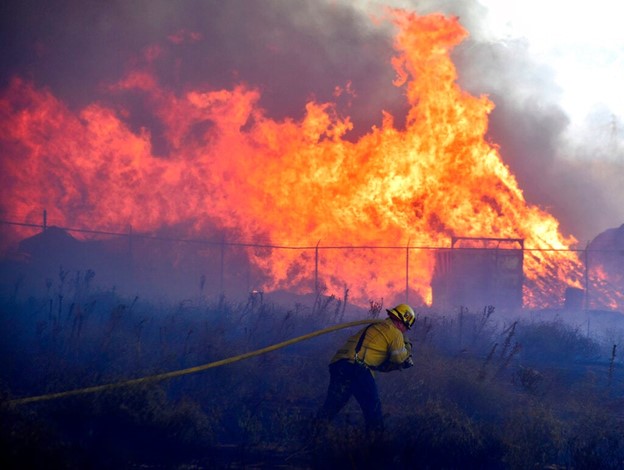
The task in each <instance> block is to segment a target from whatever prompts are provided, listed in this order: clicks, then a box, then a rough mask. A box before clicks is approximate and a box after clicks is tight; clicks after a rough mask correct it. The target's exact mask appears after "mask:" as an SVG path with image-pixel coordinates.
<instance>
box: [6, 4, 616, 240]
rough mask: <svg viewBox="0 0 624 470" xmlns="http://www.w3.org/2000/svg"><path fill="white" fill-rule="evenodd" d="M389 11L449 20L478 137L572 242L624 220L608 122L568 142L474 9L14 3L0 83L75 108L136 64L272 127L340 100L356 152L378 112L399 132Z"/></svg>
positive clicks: (553, 91) (133, 109) (140, 106)
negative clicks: (486, 123)
mask: <svg viewBox="0 0 624 470" xmlns="http://www.w3.org/2000/svg"><path fill="white" fill-rule="evenodd" d="M385 6H400V7H404V8H409V9H413V10H416V11H417V12H421V13H423V14H425V13H429V12H432V11H441V12H443V13H445V14H448V15H456V16H459V18H460V21H461V23H462V24H463V25H464V26H465V27H466V28H467V29H468V31H469V32H470V37H469V39H468V40H466V41H465V42H464V43H463V44H462V45H460V46H459V47H458V48H457V49H456V51H455V52H454V60H455V62H456V64H457V67H458V71H459V81H460V84H461V86H462V87H463V88H465V89H466V90H468V91H469V92H470V93H473V94H475V95H480V94H487V95H489V96H490V99H491V100H492V101H493V102H494V103H495V105H496V108H495V109H494V111H493V112H492V114H491V119H490V127H489V131H488V138H489V139H490V141H491V142H493V143H495V144H497V145H498V146H500V150H501V154H502V156H503V158H504V160H505V162H506V163H507V164H508V165H509V167H510V168H511V170H512V172H513V173H514V174H515V175H516V176H517V178H518V181H519V183H520V186H521V188H523V190H524V193H525V197H526V199H527V200H528V201H529V202H530V203H532V204H536V205H539V206H540V207H543V208H545V209H547V210H548V211H549V212H551V213H553V214H554V215H555V216H556V217H557V218H558V220H560V222H561V224H562V229H563V231H564V232H565V233H567V234H571V235H574V236H575V237H576V238H577V239H579V241H581V242H583V241H587V240H589V239H591V238H593V237H595V236H596V235H597V234H598V233H600V232H601V231H603V230H605V229H608V228H611V227H617V226H619V225H620V224H621V223H622V221H624V209H622V208H624V193H623V192H622V191H621V189H620V187H619V181H621V180H622V177H623V176H624V170H623V168H622V157H621V156H622V145H621V144H620V142H621V136H620V135H618V134H619V133H618V132H617V129H618V128H621V125H620V122H619V120H618V119H617V118H615V117H611V119H610V120H607V121H606V124H605V125H606V126H611V127H610V128H609V129H611V131H608V130H607V131H604V129H605V127H604V125H603V124H601V123H604V120H605V119H606V117H605V116H607V117H608V116H610V114H609V111H608V110H598V111H597V112H596V115H595V116H594V121H591V122H588V127H587V129H586V130H584V131H583V133H580V132H579V133H576V134H573V135H572V136H573V137H574V138H571V137H570V136H571V127H570V126H571V123H570V119H569V117H568V116H567V115H566V112H565V110H564V109H563V107H562V106H561V90H560V89H559V88H558V86H557V84H556V81H555V74H554V71H553V69H551V68H550V67H549V64H544V63H542V62H540V61H537V60H535V59H534V58H533V57H531V55H530V49H529V47H528V45H527V43H526V42H525V41H523V40H521V39H516V40H502V39H499V38H495V37H492V35H491V34H490V33H489V30H488V25H487V24H486V23H485V18H486V13H487V10H486V9H485V7H483V6H482V5H480V4H479V2H477V1H476V0H470V1H466V0H453V1H451V0H448V1H444V2H440V1H435V2H434V1H409V2H406V1H404V2H398V1H395V2H369V3H363V2H362V3H359V2H358V3H353V2H348V1H329V0H328V1H325V2H323V1H319V2H291V1H288V0H263V1H253V2H252V1H245V0H229V1H227V2H222V1H216V0H215V1H205V0H202V1H199V0H180V1H176V2H171V1H168V0H139V1H133V2H126V1H121V0H116V1H109V2H101V1H96V0H80V1H78V0H60V1H55V2H38V1H34V0H20V1H17V0H10V1H7V2H3V4H2V6H1V7H0V8H1V15H0V16H1V17H2V19H1V20H0V21H1V24H2V27H1V28H0V30H1V32H0V35H1V36H0V41H1V42H2V44H3V47H2V48H1V49H0V85H1V86H2V87H6V86H7V84H8V83H9V80H10V79H11V78H12V77H14V76H20V77H23V78H26V79H28V80H32V81H33V82H34V83H35V85H36V86H38V87H44V88H48V89H50V90H51V91H52V93H53V94H54V95H56V96H57V97H59V98H60V99H61V100H63V102H65V103H67V104H68V106H70V107H72V108H81V107H83V106H85V105H87V104H90V103H93V102H107V101H110V100H115V99H121V98H120V97H119V96H111V94H110V90H109V85H110V84H112V83H116V82H117V81H118V80H119V79H120V78H122V77H123V76H124V75H125V74H126V73H127V71H128V70H129V69H131V68H133V67H136V66H137V64H138V65H140V66H149V67H151V69H152V70H153V71H154V72H156V75H157V77H158V79H159V80H160V82H161V83H162V84H163V85H165V86H166V87H167V88H169V89H172V90H174V91H176V92H178V93H182V92H183V91H184V90H188V89H191V88H194V89H197V88H199V89H219V88H231V87H232V86H233V84H236V83H241V82H244V83H247V84H249V85H250V86H252V87H255V88H257V89H258V90H259V91H260V96H261V98H260V102H259V104H260V106H262V107H263V108H265V109H266V110H267V115H268V116H269V117H272V118H277V119H282V118H287V117H290V118H294V119H298V118H300V117H301V116H302V115H303V113H304V110H305V103H306V101H308V100H310V99H315V100H317V101H319V102H326V101H332V102H336V104H337V111H338V112H339V113H341V114H342V115H343V116H347V115H348V116H350V117H351V120H352V122H353V123H354V128H353V130H352V131H350V132H349V134H348V135H347V138H349V139H352V140H355V139H357V138H358V137H360V136H361V135H364V134H366V133H367V132H368V131H369V129H370V128H371V126H378V125H380V124H381V120H382V111H388V112H390V113H391V114H392V115H394V116H395V124H396V125H401V123H402V120H403V119H404V114H405V110H406V108H405V103H404V101H405V100H404V99H403V97H402V93H403V90H402V89H401V88H397V87H395V86H393V85H392V80H393V79H394V75H395V73H394V71H393V70H392V67H391V65H390V61H391V57H392V56H393V53H394V52H393V50H392V31H391V30H390V29H389V25H388V24H385V23H383V22H380V21H377V20H379V19H380V17H382V16H383V7H385ZM536 14H537V13H536ZM553 34H556V25H554V27H553ZM123 99H124V100H125V103H124V105H125V106H126V107H127V109H128V115H127V119H128V122H129V124H130V125H131V127H132V128H133V129H139V128H141V127H145V128H147V129H149V130H150V132H151V135H152V145H153V148H154V152H155V153H156V154H157V155H159V156H162V157H163V158H166V157H167V155H168V147H167V142H166V139H164V138H163V137H162V124H161V123H160V121H159V120H158V118H157V117H155V116H154V115H153V113H152V112H151V110H150V107H149V104H148V103H146V102H144V101H143V100H142V99H141V97H132V96H128V95H124V96H123ZM592 126H593V127H592ZM592 131H593V132H592Z"/></svg>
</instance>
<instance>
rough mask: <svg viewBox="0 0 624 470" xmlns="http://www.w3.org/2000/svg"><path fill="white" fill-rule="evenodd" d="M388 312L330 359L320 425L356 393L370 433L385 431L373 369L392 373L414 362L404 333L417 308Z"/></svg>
mask: <svg viewBox="0 0 624 470" xmlns="http://www.w3.org/2000/svg"><path fill="white" fill-rule="evenodd" d="M386 312H388V318H387V319H386V320H384V321H382V322H378V323H372V324H370V325H368V326H366V327H365V328H363V329H361V330H360V331H358V332H357V333H356V334H354V335H353V336H351V337H350V338H349V339H348V340H347V342H346V343H345V344H344V346H342V347H341V348H340V349H339V350H338V351H337V352H336V354H335V355H334V357H333V358H332V359H331V361H330V363H329V375H330V379H329V387H328V389H327V397H326V399H325V403H324V404H323V407H322V408H321V409H320V410H319V412H318V414H317V427H319V426H323V425H325V424H327V423H328V422H329V421H331V420H332V419H333V418H334V417H335V416H336V415H337V414H338V412H339V411H340V410H341V409H342V408H343V407H344V406H345V405H346V404H347V402H348V401H349V398H350V397H351V395H353V396H354V397H355V399H356V400H357V402H358V403H359V405H360V407H361V408H362V412H363V413H364V420H365V422H366V431H367V433H368V434H369V435H370V434H373V435H377V436H378V435H380V434H381V431H383V416H382V413H381V401H380V400H379V393H378V392H377V383H376V382H375V377H374V374H373V371H380V372H390V371H393V370H401V369H407V368H409V367H412V366H413V365H414V362H413V361H412V355H411V349H412V347H411V343H410V342H409V341H407V340H406V339H405V337H404V336H403V333H405V332H406V331H407V330H409V329H410V328H411V327H412V325H413V324H414V321H415V320H416V316H415V315H414V310H412V308H411V307H410V306H409V305H406V304H400V305H397V306H396V307H394V308H392V309H390V310H386ZM317 431H318V429H317Z"/></svg>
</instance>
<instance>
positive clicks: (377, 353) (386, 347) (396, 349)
mask: <svg viewBox="0 0 624 470" xmlns="http://www.w3.org/2000/svg"><path fill="white" fill-rule="evenodd" d="M365 328H366V327H365ZM365 328H362V329H361V330H360V331H358V332H357V333H356V334H354V335H353V336H351V337H350V338H349V339H348V340H347V342H346V343H345V344H344V345H343V346H342V347H341V348H340V349H339V350H338V351H337V352H336V354H335V355H334V357H333V358H332V359H331V361H330V364H332V363H334V362H336V361H339V360H341V359H347V360H349V362H353V360H354V357H355V347H356V345H357V343H358V341H359V340H360V336H362V333H363V332H364V330H365ZM409 356H410V353H409V351H408V350H407V348H406V347H405V337H404V336H403V333H402V332H401V330H399V329H398V328H397V327H396V326H394V324H393V323H392V320H391V319H390V318H388V319H386V320H385V321H383V322H380V323H375V324H374V325H372V326H371V327H370V328H368V331H367V332H366V336H365V337H364V342H363V343H362V348H361V349H360V352H359V353H358V357H359V358H360V359H361V360H362V361H364V362H365V363H366V364H367V365H368V366H369V367H372V368H375V367H377V366H379V365H381V364H383V363H384V362H386V361H388V362H391V363H394V364H402V363H403V362H404V361H405V360H407V358H408V357H409Z"/></svg>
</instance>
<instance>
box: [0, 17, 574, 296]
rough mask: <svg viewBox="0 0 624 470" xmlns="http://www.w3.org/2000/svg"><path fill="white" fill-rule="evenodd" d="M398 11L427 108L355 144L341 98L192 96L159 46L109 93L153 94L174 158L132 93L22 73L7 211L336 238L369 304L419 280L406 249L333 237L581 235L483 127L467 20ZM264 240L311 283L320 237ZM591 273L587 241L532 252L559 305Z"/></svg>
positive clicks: (138, 225)
mask: <svg viewBox="0 0 624 470" xmlns="http://www.w3.org/2000/svg"><path fill="white" fill-rule="evenodd" d="M392 21H393V22H394V24H395V26H396V27H397V30H398V32H397V35H396V38H395V49H396V57H395V58H394V60H393V65H394V67H395V70H396V72H397V80H396V83H395V84H396V85H397V86H403V87H405V90H406V99H407V101H408V103H409V106H410V108H409V113H408V116H407V121H406V125H405V128H404V129H399V128H397V127H396V126H395V125H394V121H393V116H391V115H390V114H389V113H385V112H384V114H383V124H382V126H381V128H377V127H374V128H373V129H371V130H370V132H368V133H367V134H366V135H364V136H363V137H361V138H360V139H358V140H357V141H356V142H350V141H348V140H347V139H346V138H345V134H346V133H347V132H348V131H349V130H350V129H351V128H352V124H351V121H350V119H349V117H341V116H340V115H339V113H338V110H337V109H336V106H335V105H334V104H332V103H318V102H314V101H310V102H309V103H308V104H307V105H306V109H305V111H306V112H305V116H304V117H303V118H302V119H301V120H298V121H297V120H293V119H285V120H282V121H278V120H274V119H271V118H269V117H267V115H266V113H265V111H264V110H263V109H261V108H260V107H259V106H258V100H259V98H260V94H259V92H258V91H257V90H254V89H252V88H249V87H248V86H247V85H245V84H239V85H237V86H234V87H233V88H232V89H229V90H218V91H206V90H191V91H188V92H186V93H185V94H183V95H177V94H175V93H174V92H173V91H171V90H168V89H166V88H165V87H164V86H163V85H162V84H160V83H159V81H158V79H157V78H156V76H155V75H154V74H153V73H151V72H150V70H149V64H150V63H151V62H153V61H157V60H158V55H157V54H156V55H154V54H150V61H151V62H150V61H148V65H146V66H145V68H144V69H142V70H141V69H139V70H135V71H133V72H131V73H129V74H128V75H127V76H126V77H125V78H124V79H122V80H121V81H119V83H117V84H115V85H114V86H112V87H110V92H111V93H112V94H113V95H114V96H121V97H123V96H125V94H129V93H132V94H133V96H134V95H136V94H139V95H140V96H142V97H143V98H144V99H145V100H146V103H147V105H148V107H149V108H150V110H151V111H152V112H153V114H154V116H155V117H156V118H157V119H158V120H159V121H160V122H161V123H162V125H163V128H164V137H165V139H166V143H167V147H168V149H169V152H168V153H169V155H168V157H166V158H165V157H161V156H156V155H155V151H154V149H153V147H152V144H151V135H150V131H149V130H147V129H145V128H142V129H138V130H133V129H131V128H130V127H129V124H127V122H126V115H127V112H126V111H125V110H124V109H123V108H113V107H112V106H106V105H104V104H102V103H93V104H91V105H89V106H87V107H85V108H84V109H81V110H79V111H74V110H71V109H69V108H68V107H67V106H66V105H65V104H64V103H62V102H61V101H59V100H58V99H57V98H56V97H55V96H54V95H53V94H52V93H51V92H50V91H48V90H46V89H40V88H36V87H35V86H34V85H33V84H31V83H29V82H26V81H24V80H22V79H19V78H17V79H14V80H13V81H12V83H11V84H10V86H9V87H8V88H7V89H6V90H4V92H3V94H2V97H1V101H0V113H1V114H0V116H1V121H2V129H1V130H0V141H1V142H2V147H3V153H4V157H3V160H2V163H1V165H2V177H1V178H2V183H3V184H2V189H0V195H1V196H2V198H1V209H2V212H3V213H4V214H8V213H16V214H24V215H28V217H29V218H30V220H34V219H35V218H36V217H38V216H39V213H40V211H41V208H43V207H46V208H48V211H49V213H50V219H53V220H55V221H57V222H58V224H59V225H68V226H84V227H97V228H99V229H102V230H119V229H120V227H125V226H127V225H128V224H131V225H132V227H133V229H134V230H137V231H144V232H151V231H156V230H158V229H159V228H161V227H163V226H174V225H176V224H182V223H184V224H185V226H186V227H187V230H188V234H189V235H195V236H201V235H202V234H203V233H204V231H205V230H206V227H207V222H208V221H209V220H210V221H211V222H214V221H217V223H218V225H219V226H221V227H223V228H224V229H226V230H229V231H231V232H232V233H236V236H237V237H238V239H239V240H241V241H249V242H253V241H256V242H264V243H274V244H279V245H310V246H315V245H316V244H317V242H319V241H320V244H319V248H320V249H324V250H323V252H322V256H320V266H319V272H320V275H321V277H322V280H323V283H324V285H325V286H326V288H327V292H330V293H331V292H335V293H339V292H341V291H342V289H343V288H344V286H345V285H346V286H349V287H350V288H351V289H352V290H351V294H350V297H351V299H354V300H356V301H359V302H361V303H364V304H366V303H367V302H368V300H369V299H371V298H379V297H385V298H391V297H392V296H393V295H399V294H401V293H402V292H403V291H404V289H405V254H404V251H403V252H400V251H396V250H389V251H384V252H380V251H379V250H372V249H363V248H362V249H351V250H338V249H329V248H328V247H329V246H332V245H348V246H398V247H408V246H411V247H419V246H420V247H426V246H448V244H449V239H450V237H451V236H454V235H458V236H474V237H480V236H486V237H513V238H522V239H524V240H525V246H526V247H527V248H537V247H543V248H548V249H552V250H565V249H567V248H569V247H570V246H571V245H572V244H574V243H575V242H576V240H574V238H572V237H565V236H563V235H562V234H561V233H560V231H559V224H558V221H557V220H556V219H555V218H554V217H553V216H552V215H550V214H548V213H547V212H545V211H543V210H541V209H539V208H538V207H535V206H531V205H529V204H527V202H526V201H525V199H524V196H523V194H522V191H521V189H520V188H519V187H518V184H517V182H516V180H515V178H514V176H513V175H512V174H511V172H510V170H509V168H508V167H507V166H506V165H505V164H504V162H503V160H502V158H501V156H500V154H499V152H498V149H497V147H496V146H493V145H491V144H489V143H488V142H487V141H486V140H485V139H484V135H485V133H486V130H487V125H488V114H489V113H490V112H491V111H492V109H493V107H494V105H493V103H492V102H491V101H490V100H489V99H488V98H487V97H486V96H480V97H475V96H471V95H470V94H468V93H467V92H465V91H463V90H462V89H461V88H460V87H459V86H458V84H457V83H456V79H457V72H456V69H455V67H454V65H453V63H452V61H451V59H450V52H451V50H452V49H453V48H454V47H455V46H456V45H457V44H459V43H460V42H461V41H462V40H463V39H464V38H465V37H466V36H467V32H466V31H465V30H464V29H463V28H462V26H461V25H460V24H459V22H458V20H457V19H455V18H446V17H444V16H441V15H429V16H418V15H416V14H413V13H407V12H403V11H393V12H392ZM360 99H361V97H360ZM417 251H418V250H416V251H413V252H412V253H416V252H417ZM417 254H418V256H416V255H413V257H412V258H411V260H410V265H409V268H410V272H409V281H410V285H409V288H410V294H411V295H413V296H419V297H420V301H422V302H429V301H430V300H431V287H430V283H431V277H432V272H433V255H432V252H427V251H422V250H421V251H418V253H417ZM249 256H250V258H251V260H252V262H253V263H255V264H256V265H257V266H259V267H261V268H262V269H263V271H264V272H265V273H266V274H267V276H268V278H269V282H268V285H267V286H265V288H268V289H270V288H278V287H289V288H294V287H299V288H305V287H306V286H307V288H309V287H310V285H309V282H310V264H311V263H313V262H314V259H313V257H314V254H313V252H312V251H305V252H301V251H296V250H277V249H272V250H268V251H267V250H263V251H257V252H250V253H249ZM382 256H383V258H382ZM581 271H582V270H581V268H580V263H579V260H578V259H577V257H576V256H575V255H574V254H573V253H571V252H566V251H529V252H527V255H526V257H525V276H526V284H525V292H524V295H525V304H526V305H527V306H537V305H542V306H544V305H552V304H555V305H559V304H560V303H561V301H562V298H563V292H564V290H565V287H566V286H579V287H580V285H581V284H580V279H581ZM413 299H414V297H411V300H412V301H414V300H413ZM415 303H417V302H415Z"/></svg>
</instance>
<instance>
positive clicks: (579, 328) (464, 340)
mask: <svg viewBox="0 0 624 470" xmlns="http://www.w3.org/2000/svg"><path fill="white" fill-rule="evenodd" d="M52 292H53V289H50V294H49V295H47V296H44V297H42V298H32V297H31V298H26V297H25V296H19V295H9V296H6V297H5V298H2V299H0V301H1V305H0V307H1V311H0V331H1V332H2V338H1V341H0V360H1V364H0V366H1V367H0V421H1V422H2V426H1V427H0V459H1V461H0V467H2V468H7V469H8V468H46V469H49V468H76V469H85V468H180V469H183V468H189V469H190V468H276V467H277V468H344V467H346V468H389V467H390V466H391V467H393V468H501V469H502V468H511V469H516V468H575V469H583V468H591V469H596V468H601V469H609V468H613V469H615V468H623V467H624V433H623V431H624V429H623V422H624V398H623V396H624V380H623V378H624V377H623V376H624V371H623V370H622V367H621V361H620V360H619V350H618V349H617V348H618V342H619V341H620V338H621V333H620V332H619V330H618V329H617V328H612V327H606V331H604V332H600V334H598V333H599V332H598V331H596V329H593V330H592V332H591V334H590V329H589V327H587V328H586V326H588V325H589V324H587V325H585V324H579V325H576V326H575V325H574V324H570V322H565V321H563V320H562V319H561V318H559V317H556V316H555V317H549V318H548V319H540V318H539V317H538V316H536V315H534V314H529V313H527V314H526V315H525V316H523V317H520V318H515V319H512V318H504V317H503V315H502V314H499V312H497V310H496V309H495V308H494V307H487V306H486V307H484V308H483V309H482V310H479V311H468V310H467V309H465V308H462V309H459V311H449V312H434V311H431V310H428V309H420V310H418V319H417V322H416V325H415V327H414V328H413V330H412V331H411V332H410V333H409V335H408V336H409V337H410V338H411V339H412V341H413V343H414V361H415V364H416V365H415V367H414V368H412V369H409V370H404V371H400V372H393V373H390V374H378V375H377V378H378V386H379V391H380V395H381V399H382V403H383V410H384V415H385V420H386V432H385V435H384V437H383V439H382V440H381V441H380V442H375V443H372V442H370V441H368V440H367V438H366V436H365V434H364V433H363V432H362V431H363V419H362V415H361V412H360V410H359V408H358V406H357V404H356V403H355V401H354V400H353V399H352V400H351V401H350V403H349V404H348V405H347V407H346V408H345V409H344V410H343V411H342V412H341V413H340V415H339V417H338V418H337V419H336V420H335V421H334V422H333V423H332V424H331V426H330V428H329V429H328V430H327V432H325V433H323V434H322V435H319V436H316V437H313V436H312V435H311V432H310V431H311V426H310V424H311V419H312V417H313V416H314V413H315V411H316V410H317V408H318V407H319V406H320V405H321V403H322V401H323V399H324V395H325V392H326V388H327V384H328V380H329V374H328V371H327V363H328V361H329V359H330V358H331V356H332V355H333V353H334V351H335V350H336V349H337V348H338V347H339V346H340V345H341V343H342V342H343V341H344V339H345V338H346V337H348V336H350V335H351V334H353V333H354V332H355V331H357V330H356V329H354V328H351V329H345V330H340V331H337V332H333V333H330V334H327V335H323V336H319V337H316V338H313V339H311V340H308V341H305V342H300V343H297V344H294V345H291V346H288V347H286V348H283V349H280V350H277V351H273V352H270V353H267V354H263V355H261V356H257V357H252V358H250V359H246V360H244V361H240V362H236V363H233V364H229V365H225V366H222V367H218V368H214V369H210V370H206V371H203V372H199V373H195V374H190V375H185V376H181V377H177V378H173V379H169V380H163V381H158V382H152V383H144V384H141V385H136V386H128V387H122V388H117V389H112V390H107V391H103V392H99V393H90V394H83V395H78V396H72V397H65V398H59V399H55V400H48V401H42V402H37V403H29V404H22V405H15V404H11V403H10V401H11V400H14V399H17V398H21V397H27V396H35V395H42V394H47V393H54V392H61V391H65V390H71V389H77V388H81V387H89V386H93V385H99V384H104V383H109V382H116V381H120V380H126V379H132V378H136V377H142V376H146V375H151V374H157V373H161V372H167V371H173V370H177V369H183V368H188V367H192V366H196V365H201V364H205V363H209V362H212V361H217V360H220V359H225V358H228V357H231V356H235V355H238V354H241V353H245V352H249V351H253V350H256V349H259V348H263V347H265V346H269V345H272V344H275V343H278V342H280V341H284V340H287V339H290V338H294V337H296V336H300V335H303V334H306V333H310V332H313V331H315V330H319V329H322V328H326V327H328V326H331V325H335V324H337V323H340V322H341V321H347V320H355V319H361V318H367V317H376V316H379V315H380V308H379V307H380V305H379V304H374V303H372V304H371V309H370V310H369V311H366V310H365V309H364V310H362V315H361V316H360V317H358V318H354V317H348V318H344V317H343V314H344V312H343V310H342V308H341V307H340V303H339V301H338V300H336V299H333V298H325V299H322V302H317V303H314V304H313V305H311V306H306V305H303V304H300V303H297V304H294V305H292V306H277V305H274V304H271V303H269V302H266V301H265V302H263V301H262V299H258V298H251V299H250V301H249V302H242V303H240V304H237V303H233V302H228V301H227V299H220V300H216V301H207V300H205V299H192V300H181V301H179V302H177V303H174V302H165V301H163V302H154V301H151V302H148V301H145V300H143V299H141V298H122V297H120V296H118V295H117V294H116V293H115V292H113V291H110V292H90V291H89V290H88V289H82V290H81V289H78V288H76V289H75V291H70V290H69V289H67V292H66V294H65V295H61V294H60V293H59V292H60V291H56V293H52ZM68 299H69V300H68ZM381 311H382V312H383V310H381ZM381 316H383V314H382V315H381ZM356 328H357V327H356ZM593 333H595V334H593Z"/></svg>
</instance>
